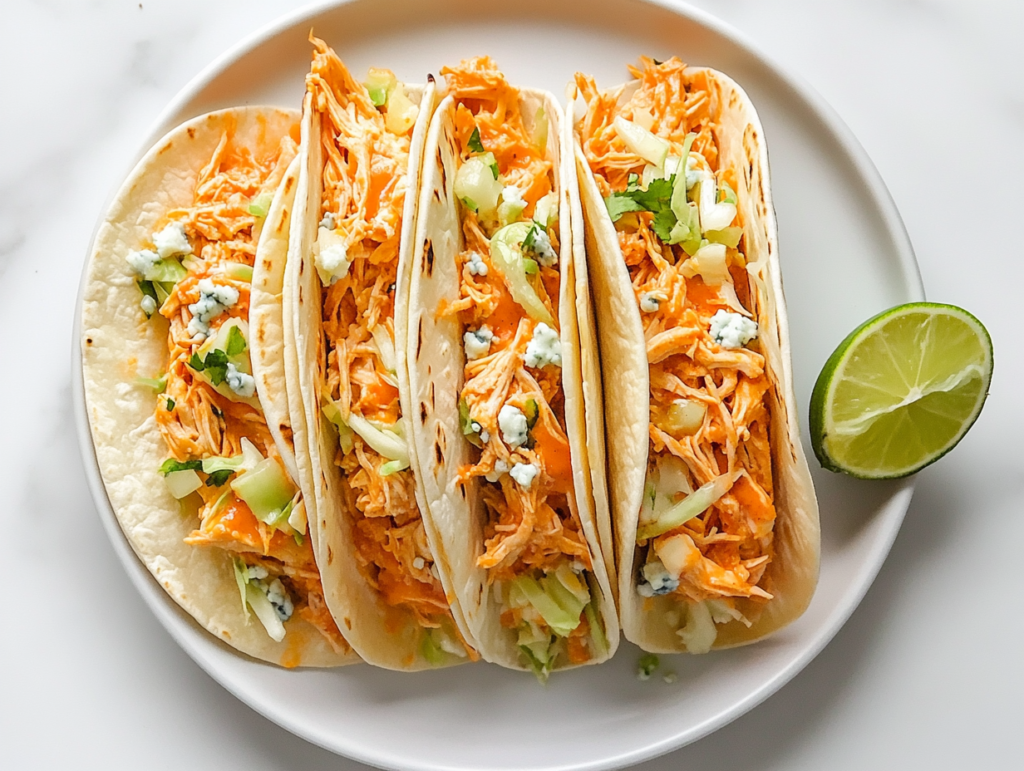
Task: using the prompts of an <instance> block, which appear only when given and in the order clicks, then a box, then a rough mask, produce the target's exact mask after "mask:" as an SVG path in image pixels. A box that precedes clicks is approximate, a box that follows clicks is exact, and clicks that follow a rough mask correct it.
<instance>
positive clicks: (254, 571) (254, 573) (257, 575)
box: [246, 565, 270, 581]
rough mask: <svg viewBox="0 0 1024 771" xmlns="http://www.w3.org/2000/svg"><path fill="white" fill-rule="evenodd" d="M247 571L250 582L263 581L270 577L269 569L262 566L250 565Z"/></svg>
mask: <svg viewBox="0 0 1024 771" xmlns="http://www.w3.org/2000/svg"><path fill="white" fill-rule="evenodd" d="M246 570H247V572H248V575H249V580H250V581H262V580H263V579H264V578H266V577H267V576H269V575H270V573H268V572H267V569H266V568H265V567H263V566H262V565H248V566H247V567H246Z"/></svg>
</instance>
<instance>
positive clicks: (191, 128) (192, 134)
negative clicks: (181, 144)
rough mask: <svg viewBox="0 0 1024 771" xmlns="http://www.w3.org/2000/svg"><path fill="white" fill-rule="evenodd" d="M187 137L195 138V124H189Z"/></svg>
mask: <svg viewBox="0 0 1024 771" xmlns="http://www.w3.org/2000/svg"><path fill="white" fill-rule="evenodd" d="M188 138H189V139H195V138H196V127H195V126H189V127H188Z"/></svg>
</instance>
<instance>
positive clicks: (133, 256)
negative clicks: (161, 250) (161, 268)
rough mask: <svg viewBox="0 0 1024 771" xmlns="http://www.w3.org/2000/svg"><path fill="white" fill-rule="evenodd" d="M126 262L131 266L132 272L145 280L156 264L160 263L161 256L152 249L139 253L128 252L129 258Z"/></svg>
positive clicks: (126, 258)
mask: <svg viewBox="0 0 1024 771" xmlns="http://www.w3.org/2000/svg"><path fill="white" fill-rule="evenodd" d="M125 260H126V261H127V262H128V264H129V265H130V266H131V269H132V270H134V271H135V272H136V273H138V274H139V275H140V276H142V277H143V278H145V277H146V274H147V273H149V272H150V271H151V270H153V268H154V267H155V266H156V264H157V263H158V262H159V261H160V255H159V254H157V253H156V252H154V251H153V250H152V249H140V250H139V251H137V252H136V251H131V252H128V256H127V257H125Z"/></svg>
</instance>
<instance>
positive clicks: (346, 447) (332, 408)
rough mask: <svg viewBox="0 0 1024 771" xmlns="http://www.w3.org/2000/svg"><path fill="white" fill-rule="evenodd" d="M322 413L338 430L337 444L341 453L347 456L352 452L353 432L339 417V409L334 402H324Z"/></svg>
mask: <svg viewBox="0 0 1024 771" xmlns="http://www.w3.org/2000/svg"><path fill="white" fill-rule="evenodd" d="M322 411H323V413H324V417H325V418H327V419H328V420H329V421H331V423H333V424H334V426H335V428H337V429H338V444H339V445H340V446H341V451H342V452H343V453H345V454H346V455H347V454H348V453H350V452H351V451H352V447H353V444H352V436H353V432H352V429H351V428H350V427H349V425H348V423H346V422H345V419H344V418H343V417H341V409H339V407H338V405H337V404H335V403H334V402H332V401H325V402H324V406H323V408H322Z"/></svg>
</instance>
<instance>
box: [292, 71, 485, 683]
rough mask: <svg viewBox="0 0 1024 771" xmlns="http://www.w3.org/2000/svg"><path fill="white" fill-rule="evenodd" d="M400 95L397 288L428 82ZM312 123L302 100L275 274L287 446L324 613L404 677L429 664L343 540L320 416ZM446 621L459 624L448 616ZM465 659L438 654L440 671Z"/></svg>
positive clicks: (347, 509)
mask: <svg viewBox="0 0 1024 771" xmlns="http://www.w3.org/2000/svg"><path fill="white" fill-rule="evenodd" d="M406 93H407V95H408V96H409V99H410V100H411V101H412V102H413V103H414V104H417V105H418V106H419V108H420V111H419V115H418V116H417V118H416V123H415V125H414V127H413V134H412V140H411V144H410V149H409V170H408V183H407V184H408V193H407V195H406V200H405V208H404V210H403V213H402V217H403V221H402V236H401V248H400V253H399V266H398V283H399V285H400V286H401V284H402V282H403V276H405V277H406V278H405V281H407V280H408V278H407V276H408V263H409V260H410V257H409V254H408V249H407V246H408V243H409V241H410V239H411V237H412V233H413V232H414V229H415V225H416V216H417V214H416V191H417V190H418V189H419V188H418V185H419V171H420V164H421V161H422V155H423V144H424V138H425V136H426V131H427V126H428V124H429V122H430V116H431V115H432V113H433V108H434V104H435V97H434V84H433V82H430V83H428V84H427V85H426V87H420V86H409V85H406ZM316 118H317V113H315V112H314V111H313V110H312V100H311V98H310V97H309V96H308V95H307V97H306V100H305V103H304V105H303V122H302V147H303V154H304V156H305V163H304V164H303V167H302V170H301V172H300V176H299V193H298V198H297V200H296V207H295V217H294V219H293V223H292V231H291V244H290V247H289V260H288V267H287V270H286V275H285V314H286V319H287V320H288V323H289V324H290V325H291V332H290V333H289V334H290V335H293V337H290V338H289V339H294V340H295V347H294V356H295V360H294V362H293V363H292V364H290V365H289V369H288V377H289V384H288V393H289V398H290V399H291V402H290V403H291V408H292V409H291V415H292V428H293V430H294V433H295V443H296V446H297V447H300V446H301V447H306V448H309V450H310V451H309V452H308V453H300V454H299V457H298V461H299V464H298V465H299V479H300V482H301V486H302V491H303V495H304V497H305V498H306V501H307V504H306V507H307V516H308V517H309V522H310V533H311V535H312V536H313V537H314V539H315V540H314V543H315V544H316V550H317V562H318V564H319V566H320V570H321V573H322V575H323V578H324V595H325V599H326V601H327V605H328V607H329V608H330V609H331V613H332V614H333V615H334V617H335V618H336V619H337V620H338V625H339V627H340V629H341V631H342V634H344V635H345V637H346V639H347V640H348V641H349V643H350V644H351V645H352V647H353V648H354V649H355V650H356V651H357V652H358V653H359V654H360V655H361V656H362V657H363V658H364V659H365V660H366V661H367V662H369V663H372V664H375V665H376V666H380V667H385V668H388V669H396V670H408V671H411V670H420V669H430V668H435V666H436V665H435V664H432V663H431V662H430V661H429V660H428V659H427V658H426V657H425V656H424V655H423V651H422V641H423V640H422V637H423V630H422V629H421V627H420V625H419V623H418V622H417V621H416V619H415V618H414V617H413V615H412V614H411V613H410V612H408V611H404V610H402V609H400V608H396V607H394V606H391V605H388V604H387V603H385V602H384V600H383V599H382V598H381V597H380V595H379V594H378V592H377V590H376V589H374V587H373V586H371V585H370V583H369V582H368V581H367V580H366V578H365V577H364V575H363V574H362V572H361V571H360V569H359V566H358V563H357V551H356V547H355V544H354V542H353V538H352V528H353V524H354V521H355V516H356V509H355V495H354V494H353V491H352V489H351V487H350V486H349V485H348V483H347V480H346V478H345V476H344V474H343V473H342V471H341V469H340V468H338V466H337V465H336V464H335V463H334V457H335V455H336V454H337V452H338V439H337V433H336V431H335V429H334V427H333V426H332V425H331V424H330V422H328V421H327V420H326V418H324V417H323V416H322V413H321V410H320V391H321V384H322V383H323V382H324V373H325V368H326V351H325V341H324V339H323V332H322V326H321V286H320V280H319V277H318V276H317V272H316V269H315V266H314V264H313V252H312V247H313V244H314V243H315V241H316V236H317V228H318V225H319V219H320V196H321V188H322V185H321V175H322V169H323V159H322V150H321V145H320V121H319V120H318V119H316ZM401 292H402V289H401V288H400V287H396V295H395V297H396V300H395V336H396V349H397V348H398V340H399V336H400V334H401V332H400V330H402V329H403V324H404V320H405V316H406V313H407V311H406V308H405V304H404V303H401V302H400V301H399V299H398V298H399V297H400V296H401ZM398 376H399V391H400V392H401V393H402V397H401V399H402V401H401V403H402V411H403V414H404V415H406V416H407V417H408V416H409V415H410V413H409V404H410V401H409V399H408V387H407V384H406V383H407V380H406V378H405V377H404V375H403V372H402V366H401V365H400V366H399V371H398ZM293 382H294V385H295V387H294V388H293V385H292V384H293ZM295 396H297V397H298V398H295ZM414 470H415V469H414ZM417 501H418V503H419V506H420V510H421V511H424V510H425V509H426V506H425V502H424V500H423V498H422V491H420V490H419V488H417ZM427 532H428V540H430V546H431V549H432V550H433V551H434V554H435V555H436V554H437V548H436V546H435V541H434V540H433V539H430V537H429V536H430V533H429V530H428V531H427ZM446 593H447V592H446ZM456 623H457V624H459V623H460V619H459V617H458V614H457V612H456ZM460 628H461V624H460ZM467 660H468V658H463V657H459V656H455V655H451V654H445V660H444V663H443V664H442V665H449V664H457V663H461V662H463V661H467Z"/></svg>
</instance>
